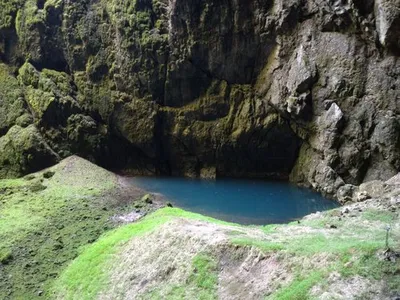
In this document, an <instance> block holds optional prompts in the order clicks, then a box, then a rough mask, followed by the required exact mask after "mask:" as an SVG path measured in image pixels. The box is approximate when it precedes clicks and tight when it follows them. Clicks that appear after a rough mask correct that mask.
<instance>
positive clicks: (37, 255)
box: [0, 157, 150, 299]
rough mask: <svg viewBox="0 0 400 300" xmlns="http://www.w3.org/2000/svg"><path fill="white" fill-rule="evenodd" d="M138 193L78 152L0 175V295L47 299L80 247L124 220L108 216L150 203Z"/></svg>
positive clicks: (146, 208)
mask: <svg viewBox="0 0 400 300" xmlns="http://www.w3.org/2000/svg"><path fill="white" fill-rule="evenodd" d="M141 196H142V192H141V191H140V190H135V189H134V188H127V187H124V188H123V189H122V188H121V185H120V180H119V179H118V177H117V176H115V175H114V174H112V173H110V172H108V171H106V170H103V169H101V168H99V167H97V166H95V165H93V164H91V163H89V162H87V161H85V160H83V159H80V158H78V157H70V158H68V159H65V160H63V161H62V162H60V163H59V164H58V165H56V166H54V167H52V168H50V169H48V170H45V171H43V172H39V173H35V174H32V175H28V176H26V177H25V178H22V179H15V180H0V299H36V298H40V297H44V298H48V297H49V289H50V286H51V282H52V281H53V280H54V279H55V278H56V277H57V276H58V274H59V273H60V272H61V271H62V270H63V269H64V268H65V267H66V265H67V264H68V263H69V262H70V261H71V260H72V259H74V258H76V257H77V256H78V255H79V253H80V252H81V251H82V247H84V246H86V245H88V244H90V243H93V242H94V241H96V240H97V238H98V237H99V236H100V235H101V234H102V233H104V232H106V231H107V230H110V229H111V228H114V227H116V225H118V224H120V223H121V221H123V220H122V219H119V218H112V217H113V216H115V215H120V214H124V213H125V212H131V211H136V210H140V211H141V212H142V213H144V212H146V211H147V210H148V209H149V208H150V205H149V204H146V203H142V202H141V201H140V199H141V198H140V197H141ZM138 199H139V200H138ZM146 205H147V207H146ZM137 215H140V214H137Z"/></svg>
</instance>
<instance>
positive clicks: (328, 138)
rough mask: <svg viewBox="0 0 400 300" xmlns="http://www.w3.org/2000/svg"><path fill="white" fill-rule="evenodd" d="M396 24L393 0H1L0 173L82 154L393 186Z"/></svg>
mask: <svg viewBox="0 0 400 300" xmlns="http://www.w3.org/2000/svg"><path fill="white" fill-rule="evenodd" d="M399 24H400V3H399V0H376V1H374V0H367V1H359V0H350V1H331V0H328V1H327V0H316V1H302V0H290V1H281V0H274V1H272V0H271V1H256V0H250V1H249V0H239V1H219V2H215V1H203V0H194V1H189V2H188V1H186V0H174V1H171V0H137V1H125V0H112V1H110V0H107V1H106V0H93V1H92V0H90V1H89V0H83V1H62V0H12V1H9V0H1V1H0V61H1V62H2V63H0V100H1V101H0V136H1V137H0V176H1V177H10V176H18V175H21V174H26V173H28V172H31V171H34V170H38V169H39V168H41V167H44V166H48V165H49V164H51V163H54V162H55V161H57V160H59V159H60V158H63V157H66V156H68V155H70V154H71V153H77V154H80V155H83V156H85V157H87V158H90V159H92V160H95V161H96V162H98V163H101V164H102V165H104V166H109V167H117V168H127V169H131V170H132V171H134V170H135V171H139V172H148V173H152V172H161V173H167V174H171V173H173V174H184V175H188V176H204V177H214V176H216V175H217V176H218V175H220V176H263V177H264V176H272V177H288V176H289V175H290V179H291V180H292V181H293V182H296V183H299V184H303V185H306V186H309V187H312V188H314V189H316V190H318V191H321V192H322V193H324V194H326V195H329V196H331V197H336V193H337V191H338V189H339V188H340V187H343V186H344V185H345V184H351V185H359V184H360V183H362V182H365V181H370V180H373V179H381V180H387V179H388V178H390V177H391V176H393V175H395V174H397V172H398V171H399V169H400V154H399V153H400V138H399V132H400V123H399V109H400V108H399V91H400V81H399V80H400V76H399V75H400V71H399V70H400V65H399V64H400V62H399V59H398V57H399V51H400V45H399V40H398V34H399V32H400V30H399V28H400V25H399ZM115 157H118V159H114V158H115ZM352 188H353V187H351V186H347V187H346V188H345V189H346V191H347V194H350V193H349V192H348V191H349V190H351V189H352ZM350 196H351V195H350ZM350 196H349V197H350Z"/></svg>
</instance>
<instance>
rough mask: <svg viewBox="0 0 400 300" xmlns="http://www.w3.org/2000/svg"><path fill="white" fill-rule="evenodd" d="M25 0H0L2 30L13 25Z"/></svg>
mask: <svg viewBox="0 0 400 300" xmlns="http://www.w3.org/2000/svg"><path fill="white" fill-rule="evenodd" d="M23 2H24V1H23V0H0V30H1V29H4V28H10V27H11V26H12V25H13V21H14V18H15V15H16V14H17V11H18V9H19V8H20V7H21V6H22V4H23Z"/></svg>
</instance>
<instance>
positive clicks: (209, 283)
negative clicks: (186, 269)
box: [189, 253, 218, 295]
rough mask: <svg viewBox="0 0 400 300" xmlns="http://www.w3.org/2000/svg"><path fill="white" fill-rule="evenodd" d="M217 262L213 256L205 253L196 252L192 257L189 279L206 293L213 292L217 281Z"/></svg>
mask: <svg viewBox="0 0 400 300" xmlns="http://www.w3.org/2000/svg"><path fill="white" fill-rule="evenodd" d="M217 267H218V264H217V262H216V260H215V259H214V258H212V257H211V256H210V255H208V254H206V253H200V254H197V255H196V256H195V257H194V258H193V274H192V276H191V278H190V279H189V280H191V281H193V282H194V283H195V285H196V286H197V287H198V288H200V289H201V290H202V291H203V292H205V293H207V294H210V295H212V294H215V293H216V286H217V283H218V276H217V274H216V272H217Z"/></svg>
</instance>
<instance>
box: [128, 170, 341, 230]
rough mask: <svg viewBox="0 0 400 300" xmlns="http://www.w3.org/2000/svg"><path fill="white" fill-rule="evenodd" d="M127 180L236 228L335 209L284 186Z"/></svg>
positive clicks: (309, 193)
mask: <svg viewBox="0 0 400 300" xmlns="http://www.w3.org/2000/svg"><path fill="white" fill-rule="evenodd" d="M131 180H132V184H134V185H136V186H138V187H140V188H142V189H144V190H146V191H148V192H150V193H160V194H163V195H164V196H165V197H166V198H167V199H168V201H170V202H171V203H172V204H173V205H174V206H176V207H180V208H183V209H185V210H188V211H191V212H196V213H201V214H203V215H207V216H210V217H214V218H217V219H221V220H225V221H229V222H235V223H240V224H255V225H266V224H272V223H285V222H290V221H293V220H296V219H298V218H301V217H303V216H306V215H308V214H310V213H313V212H317V211H324V210H329V209H332V208H335V207H338V204H337V203H336V202H334V201H331V200H328V199H325V198H324V197H322V196H321V195H319V194H317V193H315V192H313V191H310V190H307V189H302V188H298V187H296V186H293V185H291V184H289V183H286V182H277V181H257V180H237V179H219V180H216V181H209V180H200V179H186V178H170V177H134V178H132V179H131Z"/></svg>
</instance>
